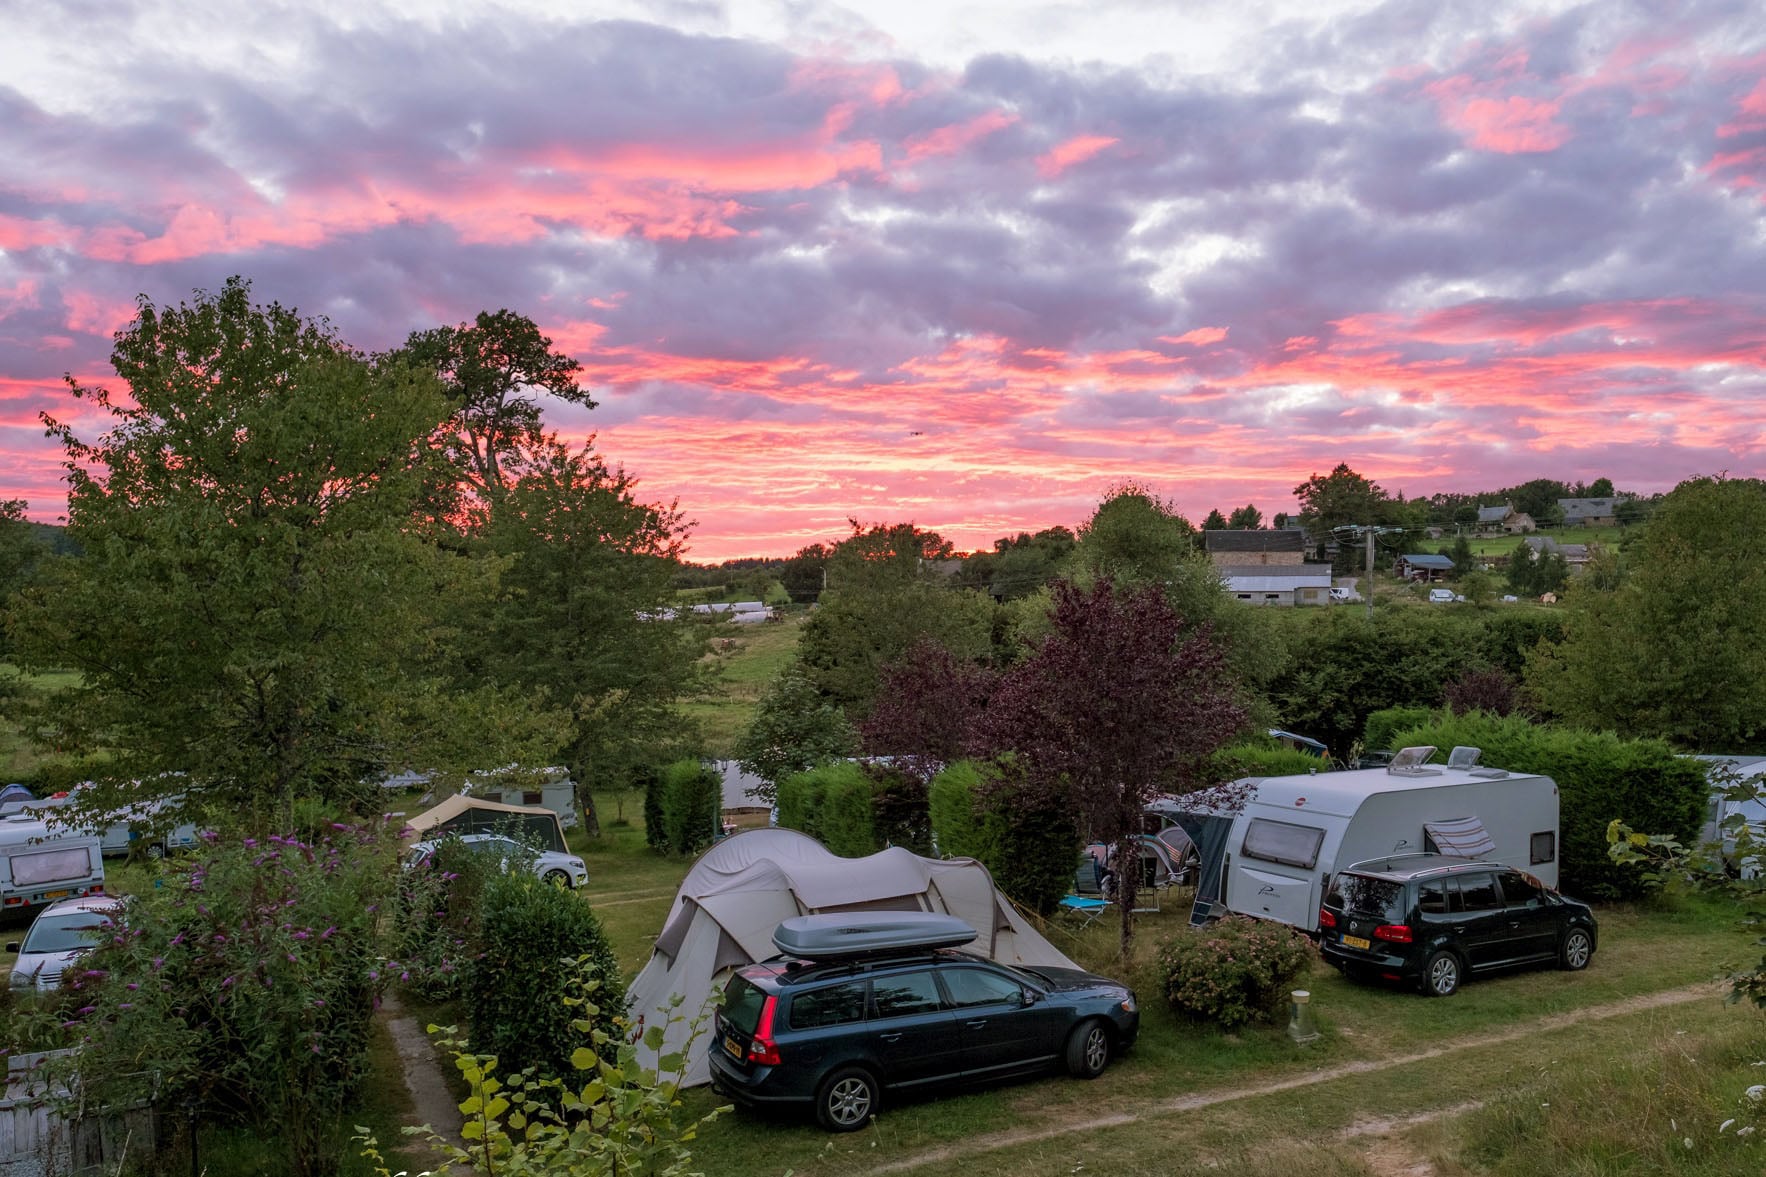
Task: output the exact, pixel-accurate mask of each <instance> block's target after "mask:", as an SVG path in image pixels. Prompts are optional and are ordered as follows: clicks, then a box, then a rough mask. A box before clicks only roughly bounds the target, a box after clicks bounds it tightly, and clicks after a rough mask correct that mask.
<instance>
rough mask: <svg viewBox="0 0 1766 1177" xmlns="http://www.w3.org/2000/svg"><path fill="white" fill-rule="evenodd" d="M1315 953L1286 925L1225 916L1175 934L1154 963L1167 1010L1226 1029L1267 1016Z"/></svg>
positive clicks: (1271, 1013)
mask: <svg viewBox="0 0 1766 1177" xmlns="http://www.w3.org/2000/svg"><path fill="white" fill-rule="evenodd" d="M1315 955H1316V952H1315V950H1314V948H1313V946H1312V941H1310V940H1308V939H1307V938H1306V937H1305V936H1303V935H1301V934H1300V933H1299V932H1296V931H1295V930H1294V929H1292V928H1290V927H1288V926H1287V925H1286V924H1277V923H1271V922H1268V921H1266V920H1251V919H1245V918H1244V917H1242V916H1227V917H1226V918H1225V919H1223V920H1220V921H1218V922H1216V923H1213V924H1210V925H1208V926H1207V927H1205V928H1193V929H1186V930H1184V931H1181V932H1178V933H1176V934H1175V935H1173V936H1172V937H1170V938H1169V939H1168V940H1166V941H1165V942H1164V943H1163V944H1161V945H1160V946H1159V953H1158V957H1157V961H1158V969H1159V976H1160V978H1161V980H1162V981H1163V984H1164V989H1165V998H1166V1000H1167V1001H1169V1002H1170V1003H1171V1008H1172V1009H1173V1010H1175V1011H1176V1012H1177V1013H1179V1014H1181V1015H1182V1016H1184V1017H1186V1018H1189V1019H1191V1020H1192V1021H1198V1022H1213V1023H1215V1024H1217V1025H1219V1026H1221V1027H1222V1028H1223V1029H1229V1030H1230V1029H1234V1028H1236V1027H1239V1026H1243V1025H1245V1024H1246V1023H1248V1022H1253V1021H1266V1020H1268V1019H1269V1018H1270V1017H1272V1016H1273V1015H1274V1014H1275V1013H1276V1011H1277V1010H1279V1009H1280V1008H1281V1006H1282V1003H1283V1002H1284V1001H1285V1000H1286V999H1287V995H1288V992H1289V990H1290V989H1291V988H1292V987H1293V983H1294V981H1295V980H1296V979H1297V978H1298V977H1300V976H1301V975H1303V974H1304V973H1305V972H1306V970H1307V969H1308V968H1310V967H1311V965H1312V961H1313V959H1314V957H1315Z"/></svg>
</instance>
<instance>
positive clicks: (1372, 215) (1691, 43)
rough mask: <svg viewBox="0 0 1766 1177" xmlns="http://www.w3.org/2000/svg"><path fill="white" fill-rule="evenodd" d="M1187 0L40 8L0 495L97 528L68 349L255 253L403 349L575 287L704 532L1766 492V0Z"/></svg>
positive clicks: (631, 430)
mask: <svg viewBox="0 0 1766 1177" xmlns="http://www.w3.org/2000/svg"><path fill="white" fill-rule="evenodd" d="M0 2H4V0H0ZM1170 9H1171V11H1165V10H1164V9H1163V8H1161V9H1160V10H1158V11H1154V12H1150V11H1148V6H1145V5H1142V4H1138V3H1135V2H1133V0H1102V2H1100V3H1098V4H1095V5H1087V6H1085V9H1084V12H1083V14H1082V15H1081V14H1078V13H1077V11H1076V10H1075V9H1074V8H1072V7H1070V6H1066V5H1057V4H1041V3H1023V4H1004V3H990V2H988V0H974V2H972V3H953V4H950V5H938V6H932V5H930V4H927V5H918V4H914V3H906V4H893V5H891V4H885V3H883V2H882V0H857V2H855V3H852V4H847V5H836V4H817V5H813V6H811V7H808V8H804V7H801V6H794V5H790V4H786V3H783V2H778V3H774V2H773V0H728V3H718V2H713V3H707V4H685V3H682V4H669V3H664V4H649V5H642V6H640V5H637V4H635V3H634V4H631V5H626V4H624V3H612V2H610V3H606V4H592V5H589V6H586V7H585V6H580V5H564V4H552V3H548V2H547V0H516V2H514V3H512V4H511V5H510V6H509V7H508V8H506V9H498V10H495V11H494V13H493V11H492V10H489V9H481V8H478V7H476V6H467V5H455V4H452V3H451V2H449V3H444V4H439V5H421V6H419V5H417V4H416V3H415V0H412V2H411V4H410V5H409V6H408V8H407V6H404V5H401V4H400V3H399V2H397V0H370V2H369V3H368V4H365V5H351V6H345V5H343V4H342V3H341V2H340V0H320V2H317V3H315V4H313V5H312V6H310V7H305V6H299V7H297V8H262V7H260V6H252V5H245V4H238V3H232V2H229V0H211V2H210V3H207V4H197V5H195V6H192V5H189V4H180V5H172V4H170V3H167V2H166V0H131V3H129V4H128V5H127V8H126V12H127V14H128V15H127V17H126V18H121V19H119V18H118V17H117V15H116V14H115V13H112V12H100V11H98V10H97V9H87V8H83V7H76V6H48V5H44V6H29V7H27V6H24V5H16V4H15V5H12V6H10V7H9V13H10V19H9V20H8V22H7V24H8V27H9V29H16V30H18V31H19V35H18V36H15V37H10V38H9V42H8V43H7V44H6V45H4V46H0V79H3V80H0V155H3V157H4V158H5V159H6V160H7V161H8V164H7V166H6V168H5V169H4V170H3V171H0V455H3V457H0V499H10V498H23V499H26V500H28V502H29V514H30V515H31V516H32V517H33V518H37V519H42V520H55V519H57V518H59V517H60V516H61V515H62V514H63V513H64V512H65V510H66V492H65V487H64V485H63V483H62V477H61V476H62V469H61V461H62V455H61V452H60V450H59V449H58V448H57V446H56V445H55V443H54V442H53V440H52V439H50V438H48V437H46V436H45V435H44V429H43V425H42V423H41V421H40V419H39V414H40V413H42V412H45V411H48V412H50V413H53V414H55V415H56V416H58V417H66V418H68V419H71V420H72V421H73V422H74V424H75V427H76V432H81V431H83V432H84V433H85V434H90V433H91V432H93V431H95V430H97V429H100V428H102V427H103V424H104V423H103V422H102V421H101V420H98V419H96V418H94V417H92V416H91V409H90V407H89V406H88V405H86V404H84V403H78V402H75V401H74V400H73V399H72V398H71V396H70V395H69V394H68V392H67V390H66V388H65V385H64V384H63V383H62V377H63V375H64V374H68V373H71V374H72V375H73V376H74V377H75V378H76V379H78V380H79V381H81V382H82V383H93V384H104V385H107V386H109V387H112V388H113V389H119V390H120V382H119V381H117V379H116V377H115V375H114V373H112V372H111V371H110V370H109V365H108V356H109V351H110V337H111V334H112V333H113V332H115V331H117V330H119V329H120V328H122V327H123V326H125V325H126V324H127V323H128V322H129V321H130V319H131V318H132V317H133V315H134V313H135V299H136V298H137V296H141V295H145V296H146V297H148V298H150V299H152V300H153V301H154V302H156V303H161V304H164V303H176V302H178V301H179V300H181V299H185V298H187V297H188V296H189V294H190V292H191V291H192V290H194V289H205V290H218V289H219V288H220V287H221V285H222V283H223V282H224V281H225V280H226V278H227V277H228V276H229V275H233V274H239V275H243V276H244V277H246V278H248V279H250V280H251V281H252V283H253V294H254V296H255V297H256V298H258V299H259V300H261V301H265V302H268V301H271V300H274V301H277V302H280V303H282V304H283V305H285V306H294V307H296V308H298V309H299V310H300V311H301V312H302V313H303V314H306V315H312V316H318V315H323V316H326V317H328V318H329V319H330V320H331V321H332V323H333V324H334V325H335V327H336V328H337V331H338V333H339V335H340V336H341V337H342V338H343V339H345V340H347V341H348V342H350V343H352V344H354V345H356V346H358V347H360V348H363V349H366V350H383V349H386V348H391V347H394V346H397V345H398V344H400V343H401V342H403V340H404V339H405V337H406V335H407V334H408V333H410V332H411V331H413V330H418V329H423V328H429V327H434V326H438V325H441V324H444V323H458V322H461V321H465V320H469V319H470V318H472V316H473V315H475V314H476V313H477V312H479V311H481V310H496V309H498V308H503V307H507V308H509V309H511V310H514V311H517V312H519V313H521V314H525V315H527V316H529V317H531V318H533V319H534V320H535V321H536V322H538V323H539V325H540V327H541V329H542V330H544V331H545V332H546V333H547V334H548V335H550V336H551V337H552V338H553V339H554V341H555V342H556V343H557V345H558V346H559V347H560V348H561V349H563V350H565V351H567V352H568V353H569V354H571V355H573V356H575V357H576V358H577V359H578V360H580V361H581V363H582V365H583V372H582V377H583V381H584V383H585V385H587V386H588V387H590V388H591V389H592V392H593V395H594V398H595V400H596V401H597V402H598V404H597V407H596V408H595V409H593V410H587V411H585V410H583V409H581V408H580V407H577V406H574V405H565V404H554V405H549V406H548V409H547V420H548V423H549V424H550V425H551V427H553V428H555V429H557V430H559V431H560V432H561V433H563V434H564V435H566V436H568V437H573V438H581V437H586V436H589V435H591V434H592V435H594V436H595V437H596V444H597V447H598V448H599V449H600V451H601V452H602V453H603V454H604V455H605V456H606V457H607V458H608V460H609V461H611V462H613V463H615V464H618V465H623V466H624V467H625V468H626V469H627V470H629V471H631V472H632V473H633V474H635V475H636V476H637V477H638V478H639V479H640V483H639V488H640V493H641V494H642V495H643V496H644V497H647V498H649V499H652V500H658V501H669V500H677V501H678V503H679V505H680V508H681V510H682V512H683V513H684V514H685V515H686V516H687V517H688V518H690V519H693V520H695V521H696V528H695V531H694V534H693V538H692V542H691V550H690V553H689V556H690V558H691V559H695V560H700V561H715V560H721V559H726V558H730V557H735V556H760V555H772V556H777V555H788V554H790V553H791V552H793V551H795V550H796V549H797V548H799V547H801V546H803V545H804V544H807V543H812V542H818V541H823V542H825V541H829V540H833V539H837V538H839V537H841V536H842V535H844V534H845V533H846V532H847V530H848V525H847V520H848V519H849V518H856V519H858V520H860V521H862V522H865V523H867V524H868V523H877V522H898V521H909V520H911V521H913V522H915V523H918V524H919V525H920V526H922V527H926V528H931V529H934V530H937V531H939V532H940V533H942V534H943V535H945V536H946V537H947V538H949V539H951V540H953V541H954V542H955V543H956V544H957V546H958V547H959V548H960V549H970V548H976V547H982V548H985V547H990V546H991V544H992V542H993V541H994V539H996V538H998V537H1001V536H1004V535H1010V534H1014V533H1016V532H1019V531H1036V530H1039V529H1041V528H1045V527H1049V526H1053V525H1056V524H1061V525H1065V526H1068V527H1076V526H1078V525H1079V524H1080V523H1081V522H1082V521H1083V520H1084V519H1085V518H1086V517H1087V516H1088V515H1089V514H1090V512H1091V510H1092V509H1093V507H1095V505H1096V504H1097V502H1098V501H1099V499H1100V498H1101V497H1102V496H1103V494H1104V493H1105V492H1106V491H1107V490H1108V489H1109V488H1110V487H1111V486H1113V485H1117V484H1120V483H1123V482H1130V481H1132V482H1135V483H1138V484H1141V485H1144V486H1146V487H1148V488H1150V489H1152V490H1154V491H1156V492H1158V493H1160V494H1162V495H1164V496H1166V497H1168V498H1169V499H1170V500H1171V501H1173V502H1174V503H1175V504H1176V505H1177V506H1178V508H1179V509H1181V510H1182V511H1184V513H1185V514H1186V515H1188V516H1189V517H1190V518H1191V519H1192V521H1195V520H1200V518H1201V517H1202V516H1203V515H1205V514H1206V513H1207V512H1208V511H1209V510H1210V509H1211V508H1219V509H1221V510H1222V511H1230V510H1231V509H1233V508H1235V507H1238V506H1243V505H1244V504H1246V503H1254V504H1256V505H1257V506H1258V507H1259V508H1261V509H1262V511H1263V513H1264V515H1265V517H1266V518H1267V517H1269V516H1273V515H1274V514H1276V513H1278V512H1292V511H1294V510H1296V509H1297V506H1296V503H1295V501H1294V499H1293V495H1292V491H1293V488H1294V487H1295V486H1296V485H1297V484H1298V483H1300V482H1303V481H1304V480H1305V479H1306V478H1307V477H1308V476H1309V475H1311V474H1313V473H1323V472H1327V471H1329V470H1330V469H1331V468H1332V467H1333V466H1335V465H1337V464H1338V463H1339V462H1347V463H1349V464H1350V465H1351V466H1353V467H1354V468H1355V469H1356V470H1357V471H1359V472H1360V473H1362V474H1364V475H1366V476H1368V477H1370V478H1372V479H1374V480H1375V481H1377V482H1379V483H1380V484H1381V485H1382V486H1384V487H1385V488H1386V489H1387V490H1388V491H1392V492H1395V493H1396V492H1399V491H1402V492H1403V493H1404V494H1406V495H1407V496H1411V497H1418V496H1426V495H1428V494H1430V493H1433V492H1437V491H1476V490H1486V489H1493V488H1496V487H1500V486H1504V485H1509V484H1513V483H1517V482H1522V481H1526V480H1528V479H1532V478H1559V479H1563V480H1565V481H1569V482H1575V481H1577V480H1593V479H1595V478H1597V477H1603V476H1604V477H1607V478H1610V479H1612V481H1613V482H1614V483H1615V484H1616V485H1617V486H1618V487H1619V488H1620V489H1621V490H1628V491H1637V492H1643V493H1651V492H1656V491H1662V490H1666V489H1669V488H1671V487H1672V486H1673V485H1674V484H1675V483H1677V482H1679V481H1680V480H1682V479H1684V478H1688V477H1692V476H1695V475H1699V474H1714V473H1718V472H1723V471H1727V472H1728V473H1730V474H1732V475H1739V476H1752V477H1766V21H1763V20H1762V19H1761V17H1760V14H1759V12H1758V10H1757V7H1756V6H1751V5H1747V4H1737V3H1733V2H1728V0H1707V2H1697V0H1695V2H1694V3H1691V4H1689V5H1687V6H1685V7H1684V9H1682V10H1677V12H1676V15H1675V18H1674V21H1673V23H1672V24H1668V23H1665V22H1664V20H1663V18H1662V15H1661V12H1660V10H1659V8H1657V7H1654V6H1649V5H1646V4H1643V3H1641V2H1639V3H1625V2H1610V3H1609V2H1602V3H1583V4H1575V3H1567V2H1555V0H1539V2H1536V3H1535V2H1529V3H1501V2H1499V3H1492V4H1488V5H1475V6H1471V5H1467V6H1458V5H1455V6H1444V5H1432V4H1423V5H1417V4H1411V3H1402V2H1394V3H1388V4H1363V3H1349V2H1347V0H1323V2H1316V3H1305V4H1301V3H1296V2H1290V0H1270V2H1268V3H1257V4H1247V3H1242V2H1234V0H1209V2H1203V3H1198V4H1196V5H1194V6H1191V5H1183V6H1176V5H1173V6H1170ZM585 14H593V16H594V17H596V18H598V19H590V17H589V16H588V15H585Z"/></svg>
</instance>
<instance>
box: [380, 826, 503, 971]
mask: <svg viewBox="0 0 1766 1177" xmlns="http://www.w3.org/2000/svg"><path fill="white" fill-rule="evenodd" d="M496 871H497V863H496V862H495V861H494V860H493V859H491V858H490V857H489V856H487V855H483V854H474V853H473V852H472V851H471V850H469V849H468V848H467V847H466V845H465V844H464V843H462V842H461V841H460V839H459V838H458V837H452V836H450V837H446V838H443V839H442V841H441V844H440V845H438V846H437V847H436V850H435V854H434V855H432V856H431V857H430V859H429V861H428V862H426V863H424V864H423V865H421V866H417V867H413V868H411V869H410V870H406V871H401V872H400V875H399V887H398V895H397V900H396V902H395V904H394V906H393V915H392V920H391V921H390V928H389V930H388V935H387V951H388V952H389V953H390V954H391V956H392V957H393V959H395V960H397V961H398V962H399V963H400V964H401V965H402V966H403V968H401V969H400V971H399V983H400V988H402V989H404V990H405V991H406V992H408V993H412V994H415V995H416V996H418V997H421V998H423V999H424V1000H425V1001H450V1000H452V999H454V998H457V997H459V996H461V995H462V993H463V992H464V985H465V979H466V963H467V962H468V961H470V960H471V959H472V957H473V956H474V955H476V953H477V951H478V927H479V913H480V911H481V909H482V899H483V893H484V885H485V882H486V881H487V880H488V879H489V878H491V876H492V875H493V874H495V873H496Z"/></svg>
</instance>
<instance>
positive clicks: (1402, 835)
mask: <svg viewBox="0 0 1766 1177" xmlns="http://www.w3.org/2000/svg"><path fill="white" fill-rule="evenodd" d="M1434 751H1435V750H1434V749H1433V748H1426V747H1425V748H1406V749H1404V750H1403V751H1402V752H1400V753H1398V755H1397V756H1395V757H1394V758H1393V761H1392V764H1391V765H1390V766H1388V767H1386V768H1369V769H1358V770H1354V771H1349V772H1326V773H1316V774H1307V775H1305V776H1278V777H1262V778H1247V779H1245V780H1243V781H1239V782H1236V783H1235V785H1232V786H1227V788H1226V790H1224V792H1226V793H1228V794H1232V793H1235V792H1236V794H1237V795H1239V796H1243V797H1244V803H1243V805H1242V806H1239V807H1237V808H1236V810H1235V809H1233V808H1232V807H1231V806H1230V805H1229V804H1222V803H1220V802H1219V801H1217V800H1211V799H1210V798H1209V797H1208V795H1206V794H1204V795H1202V796H1200V797H1183V798H1170V799H1166V800H1163V801H1158V802H1155V803H1154V804H1153V805H1152V806H1150V807H1149V808H1150V810H1151V811H1152V812H1153V813H1156V814H1157V815H1158V816H1159V817H1160V818H1161V819H1162V820H1163V821H1164V822H1165V823H1166V824H1168V825H1179V826H1182V827H1183V828H1184V831H1185V832H1186V833H1188V834H1189V835H1190V838H1191V839H1192V840H1193V841H1194V842H1195V843H1196V847H1197V850H1198V852H1199V854H1200V856H1201V860H1202V861H1201V873H1200V879H1199V882H1198V884H1197V889H1196V909H1195V913H1194V914H1193V915H1192V917H1191V918H1192V922H1201V921H1202V920H1203V919H1205V918H1208V917H1211V916H1217V915H1223V914H1225V913H1227V912H1236V913H1238V914H1240V915H1248V916H1254V917H1256V918H1259V919H1269V920H1277V921H1279V922H1281V923H1284V924H1291V925H1293V926H1294V927H1296V928H1300V929H1302V930H1303V931H1306V932H1316V931H1317V930H1318V908H1319V904H1320V903H1321V902H1323V899H1324V895H1325V891H1326V889H1327V887H1328V885H1329V880H1330V877H1331V875H1332V874H1333V873H1334V872H1335V871H1337V870H1338V869H1340V868H1343V867H1348V866H1350V865H1352V864H1354V863H1357V862H1364V861H1366V860H1368V859H1371V858H1384V857H1388V856H1390V855H1393V854H1421V853H1429V852H1437V853H1441V854H1454V855H1459V856H1461V857H1465V858H1477V859H1482V860H1485V861H1490V862H1500V863H1502V864H1503V865H1504V866H1512V867H1514V868H1516V869H1517V870H1522V871H1525V872H1527V873H1528V874H1530V875H1532V876H1534V877H1535V878H1537V879H1539V880H1540V882H1542V883H1544V884H1545V885H1546V886H1548V887H1554V888H1555V887H1556V886H1557V883H1558V788H1557V784H1556V782H1554V781H1553V780H1552V779H1551V778H1550V777H1546V776H1537V775H1534V774H1531V773H1511V772H1505V771H1504V770H1502V769H1498V768H1480V767H1478V766H1477V759H1478V750H1477V749H1476V748H1455V749H1454V750H1453V755H1452V756H1451V757H1450V758H1449V762H1448V764H1446V765H1429V764H1427V763H1426V762H1427V760H1428V758H1429V756H1430V755H1432V754H1433V753H1434Z"/></svg>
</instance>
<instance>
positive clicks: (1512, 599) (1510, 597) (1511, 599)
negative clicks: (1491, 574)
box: [1502, 593, 1521, 605]
mask: <svg viewBox="0 0 1766 1177" xmlns="http://www.w3.org/2000/svg"><path fill="white" fill-rule="evenodd" d="M1502 599H1503V601H1504V602H1505V603H1507V604H1510V605H1513V604H1515V603H1516V602H1517V601H1519V600H1520V599H1521V598H1519V597H1517V596H1515V595H1514V594H1513V593H1504V594H1502Z"/></svg>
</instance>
